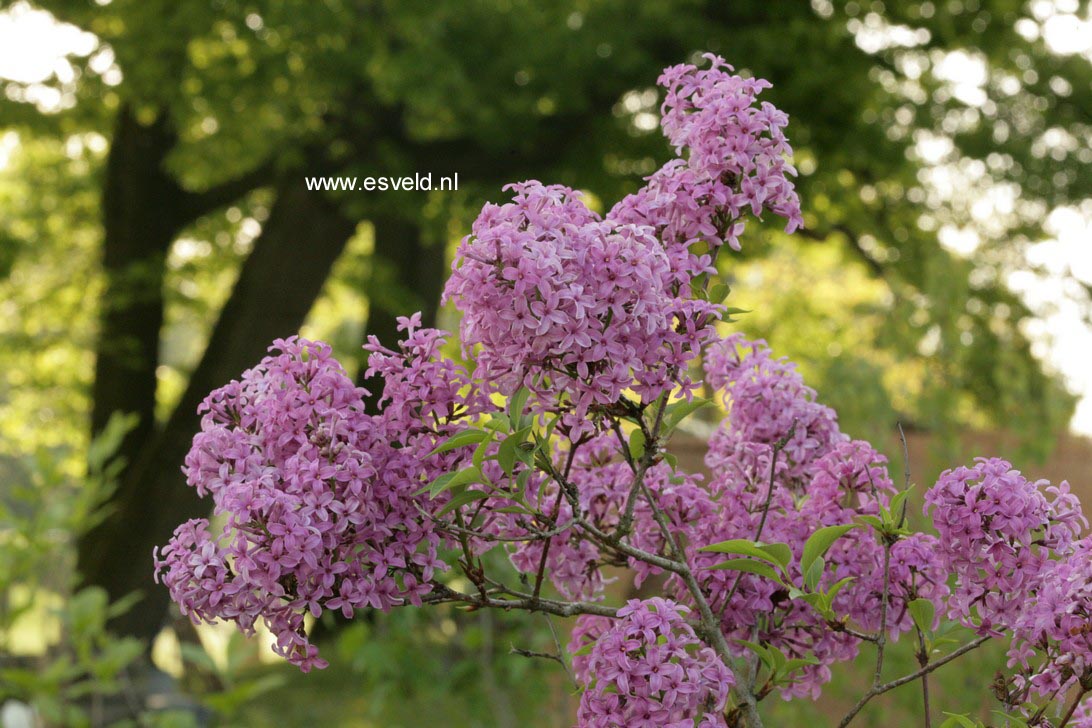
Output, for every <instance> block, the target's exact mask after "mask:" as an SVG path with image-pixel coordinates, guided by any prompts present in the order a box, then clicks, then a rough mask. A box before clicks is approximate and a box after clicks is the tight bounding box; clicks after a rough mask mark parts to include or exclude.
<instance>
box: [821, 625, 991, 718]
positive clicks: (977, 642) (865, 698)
mask: <svg viewBox="0 0 1092 728" xmlns="http://www.w3.org/2000/svg"><path fill="white" fill-rule="evenodd" d="M989 639H990V635H982V636H980V637H976V638H975V639H973V640H971V641H970V642H968V643H967V644H965V645H963V646H962V647H960V648H959V649H958V650H956V651H955V652H951V653H949V654H947V655H945V656H944V657H942V658H940V659H939V660H937V661H936V662H930V663H929V664H928V665H926V666H925V667H921V668H919V669H917V670H915V671H914V672H912V673H910V674H909V675H903V676H902V677H900V678H897V679H895V680H891V681H890V682H885V683H883V684H881V685H875V686H873V687H872V688H871V689H870V690H869V691H868V692H867V693H865V694H864V695H862V696H861V699H860V700H858V701H857V703H856V704H855V705H854V706H853V707H852V708H850V709H849V712H848V713H846V714H845V716H844V717H843V718H842V720H841V721H839V723H838V728H845V727H846V726H847V725H849V724H850V723H851V722H852V721H853V719H854V718H856V717H857V714H858V713H860V712H861V710H862V709H863V708H864V707H865V706H866V705H868V702H869V701H870V700H872V698H874V697H876V696H877V695H883V694H884V693H886V692H889V691H891V690H894V689H895V688H898V687H902V686H903V685H906V684H907V683H910V682H913V681H914V680H917V679H918V678H920V677H921V676H922V675H928V674H929V673H931V672H933V671H934V670H936V669H938V668H940V667H943V666H944V665H947V664H948V663H949V662H951V661H952V660H955V659H958V658H960V657H962V656H963V655H965V654H967V653H968V652H970V651H972V650H976V649H978V648H979V647H981V646H982V645H984V644H985V643H986V642H987V641H988V640H989Z"/></svg>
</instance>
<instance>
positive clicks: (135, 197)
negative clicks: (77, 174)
mask: <svg viewBox="0 0 1092 728" xmlns="http://www.w3.org/2000/svg"><path fill="white" fill-rule="evenodd" d="M174 143H175V137H174V134H173V133H172V132H171V130H170V128H169V124H168V122H167V121H166V119H165V117H163V116H160V118H159V119H158V120H157V121H156V122H155V123H153V124H151V125H149V126H144V125H141V124H140V123H139V122H138V121H137V120H136V118H135V117H134V116H133V114H132V113H131V111H130V110H129V109H128V108H123V109H122V110H121V111H120V112H119V113H118V118H117V122H116V128H115V131H114V140H113V144H112V145H111V147H110V155H109V158H108V159H107V162H106V178H105V180H104V183H103V200H102V205H103V260H102V264H103V269H104V273H105V277H106V290H105V293H104V295H103V298H102V308H101V312H100V314H99V337H98V344H97V349H96V356H95V383H94V386H93V389H92V397H93V405H92V410H91V432H92V434H93V435H97V434H98V433H100V432H101V431H102V429H103V427H105V426H106V423H107V421H109V419H110V416H111V415H112V414H114V413H115V412H126V413H132V414H135V415H137V418H138V422H137V425H136V427H135V428H134V429H133V430H132V431H130V432H129V433H128V435H127V436H126V437H125V439H124V440H123V442H122V444H121V447H120V449H119V451H118V452H117V453H116V454H115V455H114V457H122V458H124V459H125V460H126V461H127V462H130V463H131V462H132V461H133V460H134V459H135V456H136V454H137V453H138V452H139V450H140V447H141V445H142V444H143V443H144V442H145V440H146V439H147V438H148V437H149V435H150V434H151V432H152V429H153V428H154V426H155V389H156V367H157V366H158V364H159V329H160V326H161V325H162V323H163V274H164V262H165V258H166V255H167V250H168V248H169V247H170V244H171V241H172V240H173V239H174V236H175V234H176V233H177V231H178V227H177V224H176V220H175V215H174V211H175V209H176V205H177V202H178V195H179V193H180V192H181V190H180V189H179V188H178V186H177V184H176V183H175V182H174V180H173V179H172V178H171V177H170V175H168V174H167V173H166V172H165V171H164V170H163V160H164V158H165V157H166V155H167V153H168V152H169V151H170V150H171V148H172V147H173V146H174Z"/></svg>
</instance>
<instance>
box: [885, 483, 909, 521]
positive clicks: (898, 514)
mask: <svg viewBox="0 0 1092 728" xmlns="http://www.w3.org/2000/svg"><path fill="white" fill-rule="evenodd" d="M908 497H910V488H907V489H906V490H903V491H899V492H898V493H896V494H895V496H894V497H893V498H892V499H891V506H890V508H889V511H888V512H889V513H890V514H891V521H892V523H898V522H899V521H901V520H902V511H903V504H904V503H905V502H906V499H907V498H908Z"/></svg>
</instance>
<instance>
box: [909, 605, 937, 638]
mask: <svg viewBox="0 0 1092 728" xmlns="http://www.w3.org/2000/svg"><path fill="white" fill-rule="evenodd" d="M907 609H909V610H910V618H911V619H913V620H914V624H915V625H917V628H918V629H920V630H921V631H922V632H929V631H930V630H932V629H933V616H934V614H935V612H936V608H935V607H934V606H933V603H932V602H931V601H929V600H928V599H915V600H914V601H912V602H910V604H908V605H907Z"/></svg>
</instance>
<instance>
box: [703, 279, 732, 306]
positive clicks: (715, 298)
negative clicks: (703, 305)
mask: <svg viewBox="0 0 1092 728" xmlns="http://www.w3.org/2000/svg"><path fill="white" fill-rule="evenodd" d="M731 292H732V287H731V286H729V285H728V284H727V283H717V284H715V285H713V286H712V287H710V288H709V292H708V293H707V294H706V299H705V300H706V301H709V302H711V303H722V302H723V301H724V299H726V298H728V294H729V293H731Z"/></svg>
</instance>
